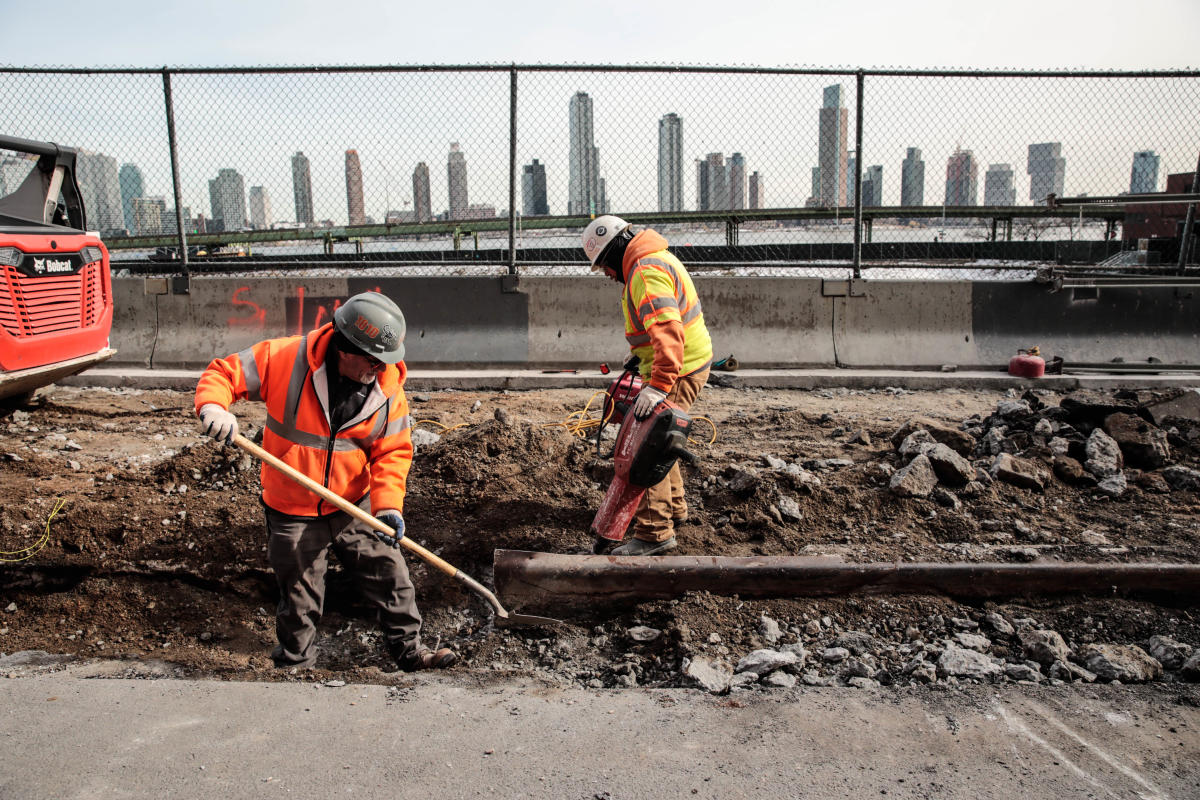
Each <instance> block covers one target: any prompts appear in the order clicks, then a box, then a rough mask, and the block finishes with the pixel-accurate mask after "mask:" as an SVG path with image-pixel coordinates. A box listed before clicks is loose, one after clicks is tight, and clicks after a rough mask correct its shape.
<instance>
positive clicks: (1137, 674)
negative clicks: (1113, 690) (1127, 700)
mask: <svg viewBox="0 0 1200 800" xmlns="http://www.w3.org/2000/svg"><path fill="white" fill-rule="evenodd" d="M1078 658H1079V660H1080V661H1081V662H1082V663H1083V665H1084V666H1085V667H1087V668H1088V669H1089V670H1090V671H1092V672H1094V673H1096V677H1098V678H1100V679H1101V680H1106V681H1120V682H1121V683H1145V682H1146V681H1152V680H1157V679H1158V678H1161V677H1162V671H1163V670H1162V664H1160V663H1159V662H1158V660H1157V659H1155V658H1152V657H1151V656H1149V655H1147V653H1146V651H1145V650H1143V649H1142V648H1140V647H1138V646H1137V645H1132V644H1131V645H1120V644H1088V645H1084V646H1083V647H1081V648H1080V649H1079V653H1078Z"/></svg>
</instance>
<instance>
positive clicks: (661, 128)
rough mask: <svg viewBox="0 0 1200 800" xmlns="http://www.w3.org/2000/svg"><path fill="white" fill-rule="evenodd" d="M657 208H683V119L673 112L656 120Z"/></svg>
mask: <svg viewBox="0 0 1200 800" xmlns="http://www.w3.org/2000/svg"><path fill="white" fill-rule="evenodd" d="M658 210H659V211H682V210H683V120H682V119H680V117H679V115H678V114H673V113H672V114H667V115H666V116H665V117H663V118H662V119H660V120H659V121H658Z"/></svg>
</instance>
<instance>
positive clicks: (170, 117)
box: [162, 67, 192, 294]
mask: <svg viewBox="0 0 1200 800" xmlns="http://www.w3.org/2000/svg"><path fill="white" fill-rule="evenodd" d="M162 79H163V102H164V103H165V104H166V107H167V147H168V148H169V149H170V151H171V191H172V193H173V194H174V196H175V232H176V234H177V235H178V237H179V258H180V263H181V264H182V265H183V286H184V288H183V290H182V291H180V292H176V293H177V294H187V293H188V292H189V290H190V288H191V280H192V278H191V271H190V269H189V268H188V249H187V229H186V227H185V226H184V224H183V193H182V192H181V191H180V188H179V152H178V150H177V148H176V144H175V103H174V100H173V99H172V97H171V73H170V71H168V70H167V68H166V67H163V71H162Z"/></svg>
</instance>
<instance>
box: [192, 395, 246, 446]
mask: <svg viewBox="0 0 1200 800" xmlns="http://www.w3.org/2000/svg"><path fill="white" fill-rule="evenodd" d="M200 427H201V428H202V429H203V430H204V433H205V434H207V435H208V436H211V437H212V438H214V439H216V440H217V441H218V442H229V443H230V444H232V443H233V437H234V436H236V435H237V432H238V423H237V417H235V416H234V415H233V414H231V413H229V412H228V411H226V410H225V409H223V408H221V407H220V406H219V405H217V404H216V403H205V404H204V405H202V406H200Z"/></svg>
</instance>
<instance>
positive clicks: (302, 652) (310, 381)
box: [195, 292, 457, 671]
mask: <svg viewBox="0 0 1200 800" xmlns="http://www.w3.org/2000/svg"><path fill="white" fill-rule="evenodd" d="M403 359H404V315H403V314H402V313H401V311H400V309H399V308H398V307H397V306H396V304H395V303H394V302H392V301H391V300H390V299H388V298H387V297H385V296H384V295H382V294H379V293H377V292H366V293H363V294H358V295H355V296H354V297H351V298H350V299H349V300H347V301H346V302H345V303H343V304H342V305H341V306H339V307H338V308H337V310H336V311H335V312H334V315H333V322H331V323H327V324H325V325H323V326H322V327H320V328H317V329H316V330H314V331H310V332H309V333H308V334H306V335H304V336H290V337H285V338H279V339H268V340H266V341H262V342H259V343H258V344H255V345H253V346H251V347H249V348H247V349H246V350H243V351H242V352H240V353H235V354H234V355H231V356H228V357H226V358H218V359H215V360H213V361H212V363H210V364H209V365H208V368H207V369H206V370H205V371H204V374H203V375H201V377H200V382H199V384H198V385H197V387H196V400H195V407H196V413H197V414H198V415H199V417H200V424H201V427H202V428H203V429H204V431H205V433H207V434H208V435H210V436H212V437H213V438H215V439H217V440H219V441H231V440H232V439H233V436H234V434H236V433H237V432H238V423H237V418H236V417H235V416H234V415H233V414H232V413H230V411H229V407H230V405H231V404H232V403H233V402H234V401H235V400H242V399H249V400H261V401H263V402H264V403H265V404H266V410H267V424H266V428H265V429H264V431H263V442H262V446H263V448H264V449H265V450H266V451H267V452H269V453H270V454H272V455H274V456H276V457H277V458H279V459H281V460H282V461H284V462H285V463H286V464H287V465H288V466H291V467H294V468H295V469H296V470H298V471H299V472H301V473H303V474H305V475H307V476H308V477H310V478H312V479H313V480H314V481H317V482H320V483H322V484H323V485H324V486H326V487H327V488H328V489H329V490H330V491H332V492H333V493H335V494H337V495H340V496H341V497H343V498H345V499H346V500H348V501H349V502H351V503H356V504H358V505H359V507H360V508H362V509H364V510H366V511H369V512H370V513H372V514H374V515H375V516H376V517H378V518H379V519H380V520H382V521H383V522H384V523H385V524H386V525H388V527H390V528H392V529H393V530H395V532H396V536H395V537H390V536H388V535H387V534H385V533H381V532H377V531H375V530H373V529H371V528H369V527H368V526H366V525H364V524H363V523H361V522H358V521H357V520H355V519H354V518H353V517H351V516H350V515H349V514H347V513H345V512H344V511H340V510H338V509H337V508H335V507H332V506H331V505H329V503H327V502H326V501H324V500H322V499H321V498H320V497H318V496H317V495H315V494H313V493H312V492H310V491H308V490H307V489H305V488H304V487H302V486H300V485H298V484H296V483H295V482H293V481H292V480H291V479H289V478H287V477H285V476H284V475H282V474H281V473H279V471H278V470H275V469H274V468H272V467H270V466H268V465H266V464H264V465H263V469H262V501H263V505H264V506H265V508H266V519H267V533H268V539H267V557H268V561H269V562H270V564H271V567H272V569H273V570H274V571H275V578H276V582H277V583H278V586H279V595H280V597H279V608H278V610H277V612H276V617H275V630H276V635H277V638H278V640H279V644H278V646H276V648H275V649H274V651H272V653H271V656H272V658H273V659H274V661H275V664H276V666H279V667H284V668H290V667H311V666H312V665H313V664H314V663H315V662H316V659H317V646H316V638H317V623H318V622H319V621H320V618H321V612H322V609H323V607H324V597H325V571H326V568H327V566H328V553H329V550H330V549H331V548H332V549H333V550H334V552H335V553H336V554H337V557H338V561H339V562H341V564H342V565H343V566H344V567H345V568H346V570H347V572H349V573H350V574H351V575H352V576H353V577H354V578H355V580H356V582H357V584H358V585H359V587H360V588H361V590H362V592H363V594H364V595H365V596H366V599H367V600H368V601H369V602H370V603H371V604H372V605H374V606H375V608H376V609H377V610H378V612H379V620H380V624H381V625H382V627H383V630H384V636H385V640H386V644H387V648H388V651H389V652H390V654H391V655H392V657H393V658H394V659H395V661H396V663H397V665H398V666H399V668H400V669H403V670H406V671H411V670H418V669H429V668H434V667H447V666H449V665H450V664H452V663H454V661H455V660H456V658H457V656H456V655H455V653H454V652H453V651H452V650H450V649H449V648H445V647H443V648H441V649H439V650H436V651H433V650H430V649H429V648H428V647H425V646H423V645H422V644H421V641H420V636H419V633H420V629H421V615H420V613H419V612H418V611H417V605H416V599H415V591H414V589H413V585H412V581H411V580H410V579H409V575H408V567H407V565H406V564H405V562H404V557H403V556H402V555H401V554H400V550H399V540H400V539H401V538H403V536H404V516H403V509H404V494H405V483H406V481H407V478H408V471H409V468H410V466H411V465H412V453H413V447H412V438H411V435H410V434H411V432H410V430H409V426H410V422H409V415H408V400H407V399H406V398H405V395H404V379H405V376H406V374H407V368H406V367H405V364H404V361H403Z"/></svg>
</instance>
